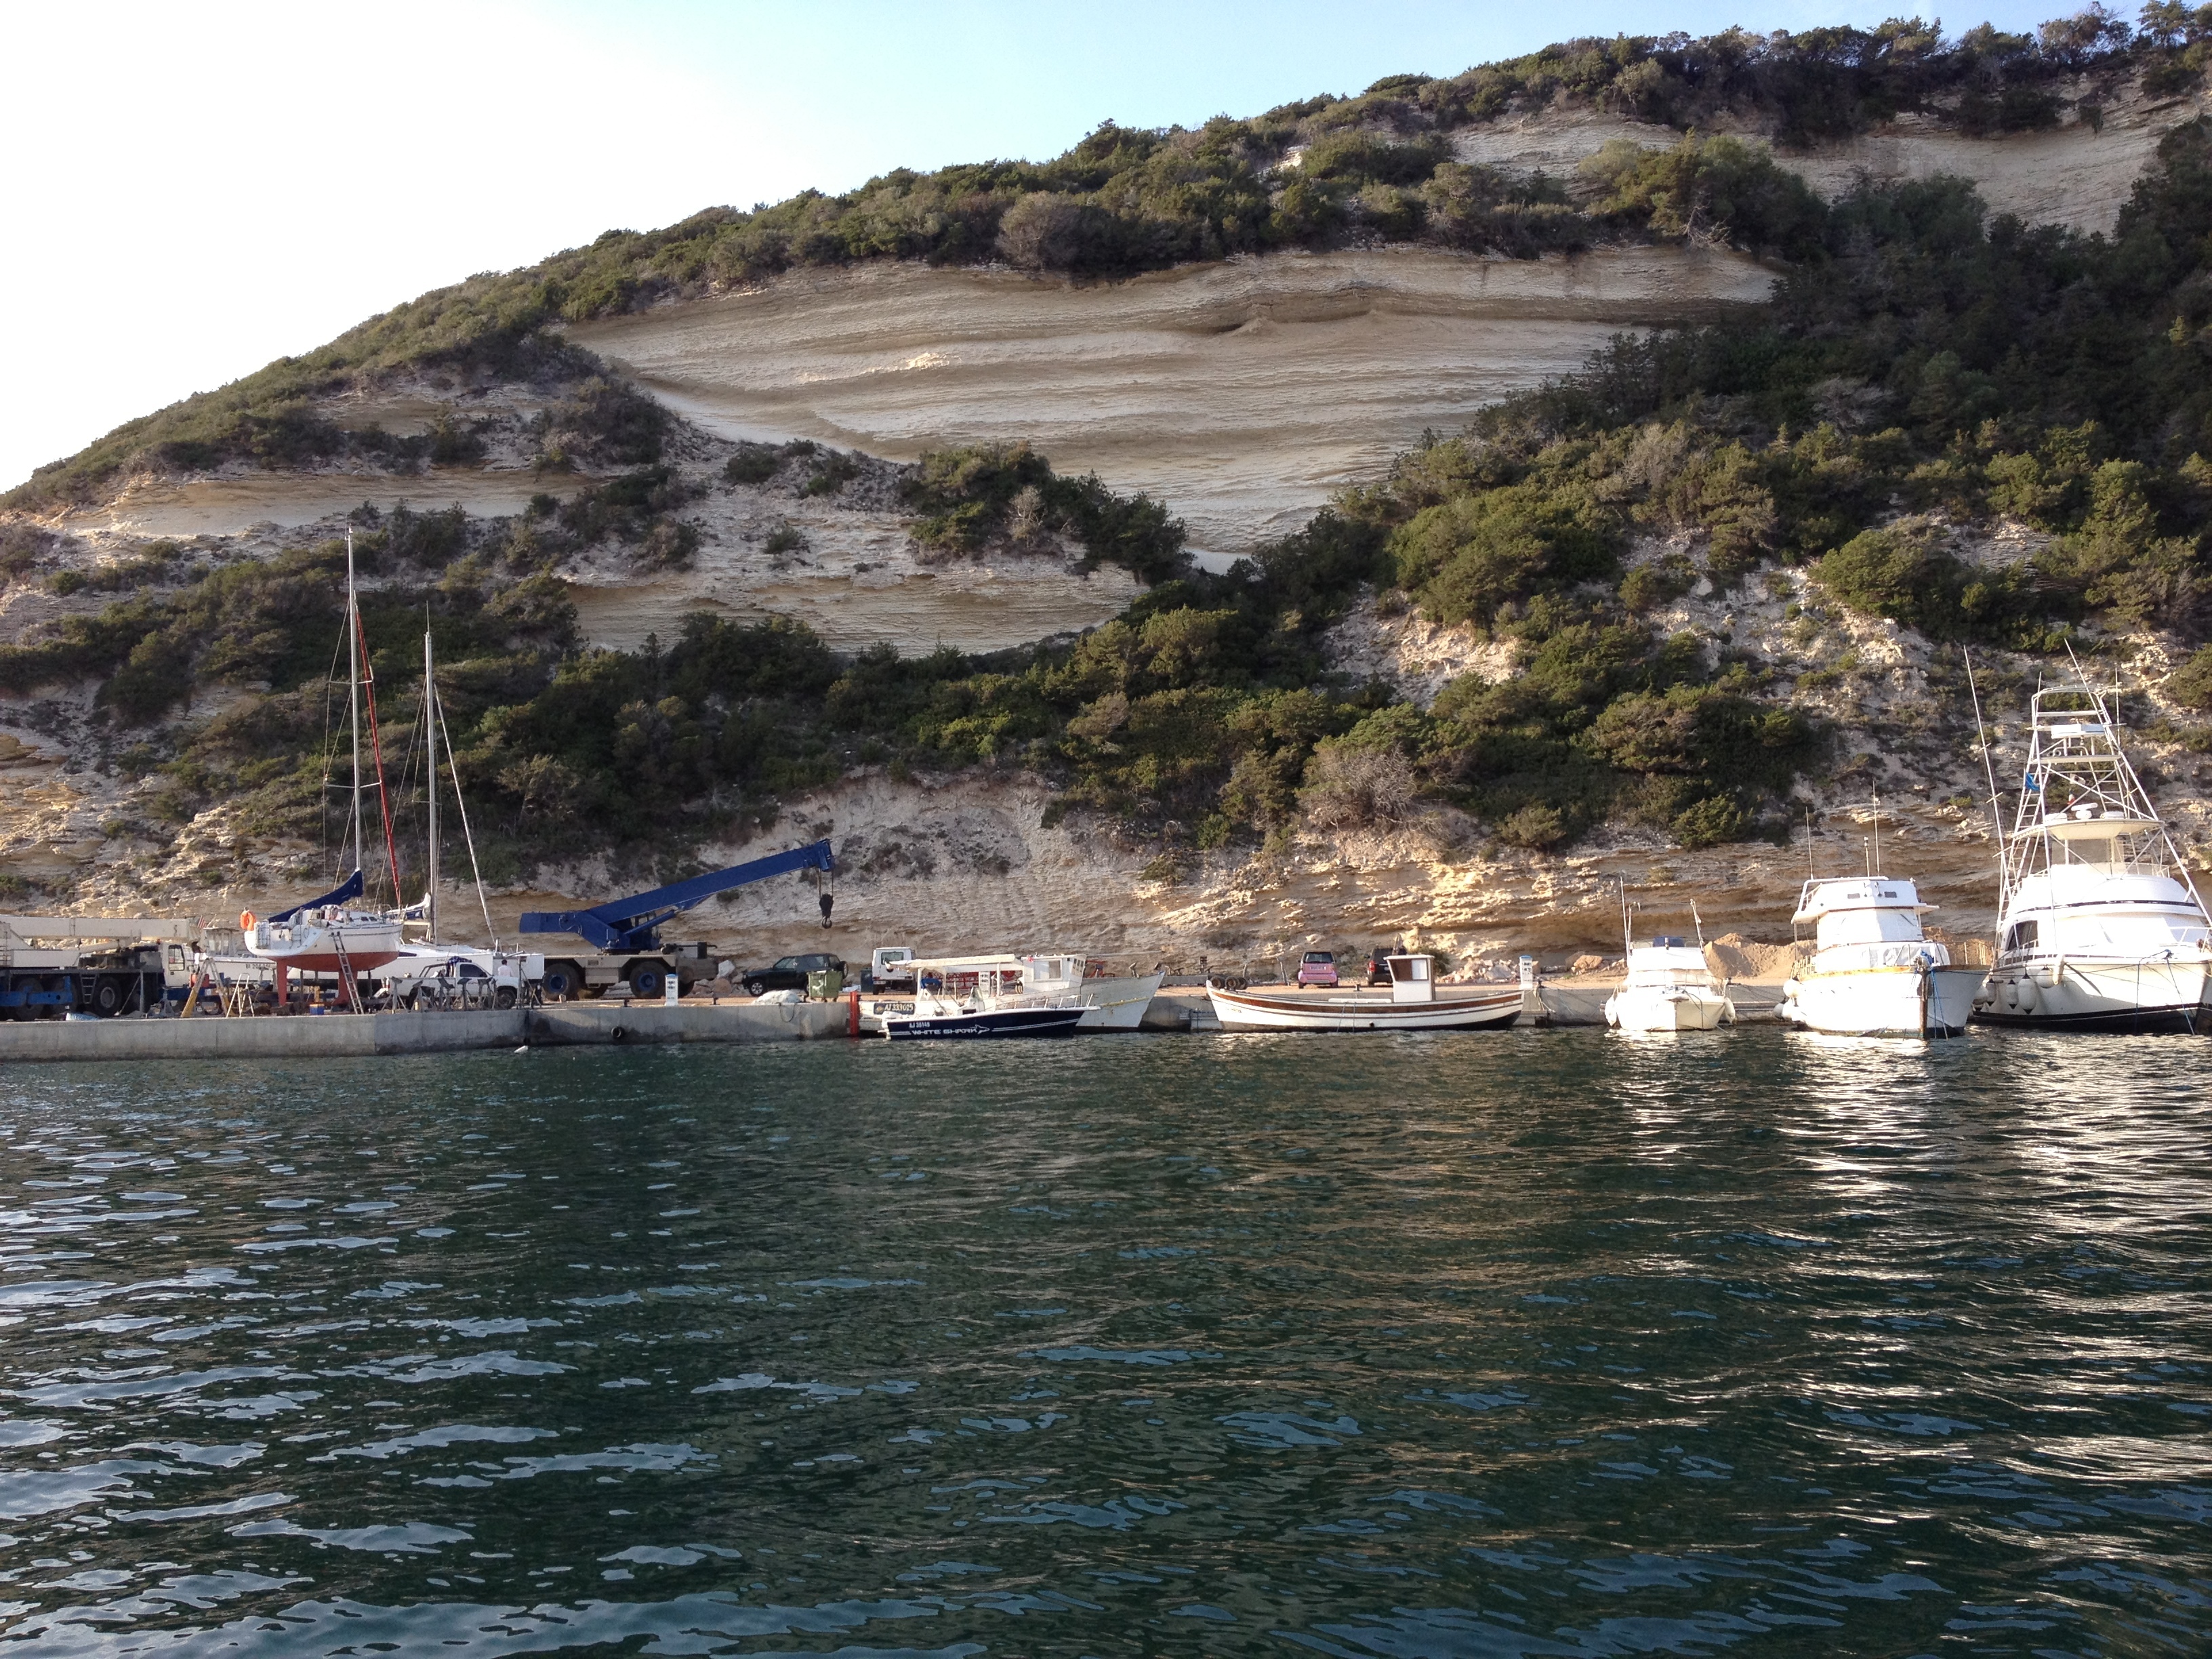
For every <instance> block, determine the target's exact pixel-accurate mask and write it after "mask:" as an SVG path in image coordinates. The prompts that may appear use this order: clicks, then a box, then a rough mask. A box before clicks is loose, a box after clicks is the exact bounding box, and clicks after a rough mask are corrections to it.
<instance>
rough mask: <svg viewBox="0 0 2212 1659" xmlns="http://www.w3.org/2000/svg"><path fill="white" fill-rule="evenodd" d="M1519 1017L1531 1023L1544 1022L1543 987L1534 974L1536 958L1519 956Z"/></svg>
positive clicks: (1538, 1023)
mask: <svg viewBox="0 0 2212 1659" xmlns="http://www.w3.org/2000/svg"><path fill="white" fill-rule="evenodd" d="M1521 1018H1522V1019H1524V1020H1526V1021H1528V1024H1531V1025H1541V1024H1544V1023H1545V1012H1544V987H1543V984H1542V981H1540V980H1539V979H1538V978H1537V976H1536V958H1535V957H1525V956H1524V957H1522V958H1521Z"/></svg>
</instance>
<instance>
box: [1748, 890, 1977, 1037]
mask: <svg viewBox="0 0 2212 1659" xmlns="http://www.w3.org/2000/svg"><path fill="white" fill-rule="evenodd" d="M1934 908H1936V907H1935V906H1933V905H1931V904H1923V903H1921V902H1920V893H1919V890H1918V889H1917V888H1916V887H1915V886H1914V885H1913V884H1912V883H1911V882H1909V881H1905V880H1901V879H1899V878H1896V877H1893V876H1842V877H1815V878H1813V879H1812V880H1809V881H1808V882H1807V883H1806V884H1805V887H1804V890H1803V891H1802V893H1801V894H1800V895H1799V896H1798V900H1797V913H1796V915H1793V916H1792V917H1791V918H1790V920H1791V921H1793V922H1795V923H1796V924H1797V925H1798V926H1799V927H1804V926H1806V925H1807V924H1808V923H1809V924H1810V925H1811V926H1812V927H1813V930H1814V934H1813V939H1814V950H1813V959H1812V960H1811V961H1810V962H1809V963H1806V964H1805V965H1804V966H1803V967H1802V968H1800V969H1798V970H1797V972H1796V975H1793V976H1792V977H1791V978H1790V981H1789V982H1788V983H1787V984H1785V985H1784V987H1782V1001H1781V1003H1780V1005H1779V1006H1778V1007H1777V1008H1776V1009H1775V1012H1776V1013H1777V1014H1778V1015H1780V1016H1781V1017H1782V1018H1784V1019H1786V1020H1790V1021H1792V1022H1794V1023H1795V1024H1799V1025H1802V1026H1803V1027H1804V1028H1805V1029H1806V1030H1810V1031H1826V1032H1829V1033H1832V1034H1833V1035H1836V1036H1887V1037H1936V1036H1964V1035H1965V1034H1966V1020H1967V1017H1968V1016H1969V1015H1970V1014H1971V1013H1972V1011H1973V1006H1974V997H1975V995H1976V994H1977V993H1978V992H1979V991H1980V990H1981V988H1982V982H1983V981H1984V980H1985V979H1986V978H1987V977H1988V974H1987V972H1986V970H1984V969H1980V968H1961V967H1954V966H1953V965H1952V963H1951V952H1950V949H1949V947H1948V946H1947V945H1943V944H1942V942H1941V941H1939V940H1936V939H1929V937H1928V935H1927V932H1926V930H1925V929H1924V928H1923V927H1922V926H1921V922H1920V918H1921V917H1922V916H1923V915H1926V914H1927V913H1928V912H1929V911H1930V910H1932V909H1934Z"/></svg>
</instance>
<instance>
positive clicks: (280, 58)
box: [0, 0, 2070, 489]
mask: <svg viewBox="0 0 2212 1659" xmlns="http://www.w3.org/2000/svg"><path fill="white" fill-rule="evenodd" d="M1898 9H1899V8H1898V7H1896V6H1894V5H1883V4H1875V5H1865V4H1860V3H1856V0H1829V3H1817V4H1808V3H1797V0H1755V3H1747V4H1741V5H1728V6H1723V5H1719V4H1716V3H1713V0H1666V3H1660V0H1634V3H1610V4H1607V3H1585V0H1555V3H1553V4H1549V5H1546V6H1502V5H1495V4H1466V3H1462V4H1447V3H1440V0H1363V3H1359V4H1352V5H1347V4H1345V3H1343V0H1267V3H1263V4H1255V3H1245V0H1213V3H1206V0H1198V3H1194V0H1180V3H1158V0H1115V3H1113V4H1111V5H1092V6H1084V7H1074V6H1051V5H1040V4H1037V3H1036V0H1020V3H1010V0H965V3H963V0H946V3H916V0H910V3H876V0H805V3H803V4H802V3H787V4H782V5H769V4H759V3H752V0H721V3H713V0H625V3H621V4H614V3H596V4H595V3H586V0H534V3H533V0H377V3H375V4H374V5H371V4H368V3H363V0H326V3H323V4H319V5H301V4H299V3H297V0H289V3H284V4H266V3H252V0H238V3H221V0H210V3H199V4H192V3H178V0H164V3H159V4H150V3H141V0H110V3H102V4H100V5H97V6H94V5H59V4H48V5H39V6H33V5H29V4H26V5H22V6H18V7H15V8H10V9H9V10H8V11H7V12H6V13H5V15H4V21H0V40H4V41H5V42H6V45H7V47H8V53H7V55H8V58H9V61H10V63H11V64H12V65H13V68H14V73H13V74H11V76H9V88H8V94H7V96H6V97H5V98H4V99H0V155H4V156H5V157H6V158H7V161H6V162H5V164H4V166H0V224H4V225H5V226H6V228H7V230H8V238H7V247H8V257H7V258H4V259H0V318H4V319H6V321H5V323H4V325H0V326H4V328H5V331H6V334H5V338H6V346H7V349H6V353H5V362H6V364H7V370H8V372H7V376H6V380H5V383H4V384H5V387H6V395H5V396H0V489H6V488H9V487H10V486H12V485H14V484H15V483H20V482H21V480H22V479H24V478H25V477H28V476H29V474H30V472H31V471H32V469H33V467H35V466H38V465H41V464H42V463H45V462H46V461H51V460H57V459H61V458H62V457H64V456H65V455H68V454H70V453H74V452H75V451H76V450H77V449H79V448H81V447H82V446H83V445H85V444H86V443H88V442H89V441H91V440H93V439H94V438H96V437H98V436H100V435H101V434H103V433H105V432H107V431H109V430H110V429H112V428H114V427H116V426H118V425H119V424H120V423H122V422H125V421H126V420H130V419H131V418H133V417H134V416H140V415H144V414H149V413H151V412H152V411H153V410H155V409H158V408H160V407H161V406H162V405H163V404H168V403H172V402H173V401H175V400H176V399H178V398H182V397H185V396H188V395H189V394H191V392H198V391H206V390H210V389H212V388H214V387H216V386H220V385H222V384H223V383H224V382H226V381H228V380H235V379H236V378H238V377H239V376H240V375H241V374H249V373H251V372H252V370H254V369H256V368H259V367H260V366H261V365H262V364H264V363H265V362H269V361H270V359H272V358H275V357H277V356H283V355H285V354H287V353H291V352H298V351H305V350H307V349H312V348H313V347H315V346H317V345H319V344H321V343H323V342H324V341H325V340H328V339H329V338H331V337H332V336H334V335H336V334H338V333H340V332H342V331H343V330H345V329H347V328H349V327H350V326H351V325H354V324H355V323H357V322H360V321H361V320H362V319H364V318H367V317H368V316H371V315H373V314H374V313H377V312H380V311H383V310H386V309H388V308H389V307H392V306H393V305H395V304H397V303H398V302H399V301H402V300H405V299H409V298H411V297H412V296H414V295H417V294H420V293H422V292H423V291H424V290H426V289H432V288H437V287H441V286H443V285H445V284H447V283H453V282H456V281H458V280H459V279H460V278H462V277H464V276H468V275H470V274H471V273H473V272H476V271H480V270H509V269H513V267H515V266H518V265H523V264H530V263H532V262H533V261H535V260H537V259H538V258H543V257H544V256H545V255H546V254H549V253H551V252H556V251H558V250H560V249H562V248H564V247H571V246H576V245H578V244H580V243H584V242H587V241H589V240H591V239H592V237H594V236H596V235H598V234H599V232H601V231H603V230H606V229H610V228H617V227H619V228H630V229H646V228H651V227H653V226H657V225H662V224H667V223H670V222H673V221H675V220H678V219H681V218H683V217H684V216H686V215H688V214H690V213H693V212H696V210H699V209H701V208H702V207H707V206H711V205H715V204H733V205H736V206H739V207H750V206H751V205H752V204H755V203H758V202H772V201H776V200H779V199H781V198H782V197H787V196H789V195H791V194H793V192H795V191H799V190H802V189H805V188H807V187H809V186H812V187H815V188H817V189H821V190H824V191H832V192H835V191H840V190H844V189H847V188H849V187H851V186H853V185H857V184H860V183H861V182H862V181H864V180H865V179H867V178H868V177H870V176H871V175H872V174H874V173H881V172H884V171H886V170H888V169H890V168H891V167H902V166H903V167H915V168H925V169H926V168H929V167H938V166H941V165H944V164H945V163H947V162H951V161H973V160H977V159H983V158H988V157H994V156H995V157H1013V156H1023V157H1031V158H1036V157H1042V156H1047V155H1055V154H1057V153H1058V152H1060V150H1063V149H1066V148H1067V146H1068V145H1070V144H1071V143H1074V142H1075V141H1076V140H1077V139H1079V138H1080V137H1082V136H1083V135H1084V134H1085V132H1087V131H1090V130H1091V128H1093V127H1095V126H1097V125H1098V123H1099V122H1101V121H1103V120H1106V119H1109V118H1111V119H1113V120H1115V121H1118V122H1120V123H1121V124H1122V125H1130V126H1161V125H1170V124H1181V125H1194V124H1195V123H1197V122H1200V121H1203V120H1206V118H1209V117H1212V116H1214V115H1218V114H1233V115H1250V114H1256V113H1258V112H1261V111H1262V110H1265V109H1267V108H1269V107H1271V106H1273V105H1277V104H1281V103H1285V102H1288V101H1290V100H1293V99H1297V98H1304V97H1309V96H1311V95H1312V94H1316V93H1319V92H1336V93H1352V92H1357V91H1358V90H1360V89H1361V88H1364V87H1365V86H1367V85H1368V84H1370V82H1374V81H1376V80H1378V79H1380V78H1381V77H1382V76H1385V75H1393V74H1401V73H1407V72H1421V73H1426V74H1431V75H1451V74H1456V73H1457V72H1458V71H1459V70H1463V69H1466V68H1468V66H1470V65H1471V64H1479V63H1484V62H1487V61H1490V60H1492V59H1494V58H1507V57H1513V56H1516V55H1518V54H1520V53H1522V52H1529V51H1533V50H1534V49H1535V48H1536V47H1538V46H1543V45H1545V44H1547V42H1550V41H1553V40H1565V39H1570V38H1572V37H1574V36H1577V35H1592V34H1595V35H1612V34H1616V33H1626V34H1655V33H1667V32H1668V31H1670V30H1674V29H1680V30H1684V31H1686V32H1687V33H1692V34H1707V33H1714V32H1717V30H1719V29H1722V28H1725V27H1729V25H1731V24H1741V25H1742V26H1743V27H1747V28H1752V29H1756V30H1760V31H1764V30H1768V29H1774V28H1789V29H1802V28H1806V27H1814V26H1817V25H1820V24H1824V23H1839V22H1850V23H1857V24H1859V25H1862V26H1865V25H1870V24H1873V23H1875V22H1878V21H1881V19H1882V18H1883V17H1885V16H1887V15H1893V13H1894V12H1895V11H1896V10H1898ZM2069 9H2070V8H2069V6H2067V5H2066V4H2063V3H2061V0H2042V3H2035V4H2019V3H2013V0H2005V3H1997V4H1985V5H1982V6H1980V7H1978V8H1977V9H1975V10H1974V12H1973V13H1972V15H1966V14H1961V15H1959V16H1958V17H1955V18H1952V19H1948V20H1946V21H1947V24H1948V28H1949V30H1950V32H1953V33H1955V32H1957V31H1958V30H1960V29H1962V28H1964V27H1968V26H1970V25H1972V23H1975V22H1979V21H1984V20H1986V21H1991V22H1994V23H1996V25H1997V26H1998V27H2002V28H2008V29H2026V28H2030V27H2033V25H2034V24H2035V23H2036V22H2038V21H2040V20H2041V19H2042V18H2043V17H2045V16H2047V15H2058V14H2061V13H2063V12H2064V11H2067V10H2069Z"/></svg>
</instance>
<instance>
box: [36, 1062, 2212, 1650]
mask: <svg viewBox="0 0 2212 1659" xmlns="http://www.w3.org/2000/svg"><path fill="white" fill-rule="evenodd" d="M2209 1069H2212V1049H2208V1048H2206V1047H2205V1046H2204V1045H2203V1044H2202V1043H2199V1042H2191V1041H2189V1040H2185V1039H2162V1040H2161V1039H2133V1040H2128V1039H2111V1040H2099V1039H2093V1038H2086V1039H2075V1040H2072V1041H2068V1040H2064V1039H2044V1038H1985V1037H1976V1038H1975V1039H1972V1040H1970V1041H1966V1042H1956V1043H1952V1044H1948V1045H1941V1046H1938V1047H1936V1048H1933V1049H1931V1050H1929V1051H1928V1052H1926V1053H1924V1054H1923V1053H1922V1052H1919V1051H1917V1050H1916V1049H1914V1048H1911V1047H1907V1046H1871V1047H1868V1046H1858V1047H1853V1046H1845V1045H1835V1046H1824V1045H1822V1044H1820V1042H1817V1041H1816V1040H1809V1039H1806V1038H1802V1037H1797V1036H1789V1035H1785V1034H1784V1033H1782V1032H1779V1031H1775V1030H1743V1031H1739V1032H1735V1033H1727V1034H1720V1035H1716V1036H1711V1037H1709V1038H1688V1039H1682V1040H1678V1041H1663V1040H1662V1041H1658V1042H1644V1043H1636V1042H1626V1041H1623V1040H1620V1039H1618V1038H1615V1037H1613V1036H1611V1034H1609V1033H1604V1032H1571V1031H1531V1032H1518V1031H1516V1032H1507V1033H1503V1034H1465V1035H1456V1036H1439V1037H1435V1038H1428V1039H1424V1038H1420V1037H1412V1036H1405V1037H1388V1038H1379V1039H1376V1040H1373V1041H1361V1040H1346V1041H1340V1042H1331V1041H1328V1040H1326V1039H1323V1040H1305V1039H1299V1038H1297V1037H1285V1038H1265V1037H1261V1038H1215V1039H1158V1040H1146V1039H1113V1038H1097V1039H1085V1040H1080V1041H1077V1042H1066V1043H1034V1044H1020V1043H1014V1044H1006V1045H1003V1046H995V1047H984V1048H969V1047H965V1046H963V1047H959V1048H947V1049H945V1050H941V1051H939V1050H933V1049H931V1048H927V1047H906V1046H901V1047H897V1048H894V1047H892V1046H890V1045H888V1044H879V1043H878V1044H850V1045H848V1044H844V1043H811V1044H794V1045H790V1046H788V1047H773V1048H690V1049H681V1050H665V1051H661V1052H638V1051H630V1050H619V1049H599V1050H572V1051H566V1052H560V1051H556V1052H540V1053H529V1054H479V1055H470V1056H458V1057H453V1056H449V1057H438V1058H426V1059H421V1060H358V1061H355V1060H342V1061H336V1062H332V1063H329V1064H325V1065H318V1066H312V1067H310V1066H270V1067H267V1068H266V1069H262V1070H257V1071H250V1072H249V1071H239V1070H229V1069H225V1068H222V1067H217V1066H203V1065H197V1064H192V1065H185V1064H179V1065H175V1066H144V1067H135V1068H129V1069H124V1068H95V1067H82V1068H61V1067H51V1068H39V1069H30V1068H21V1067H18V1068H15V1069H13V1070H10V1071H8V1072H5V1073H0V1209H3V1210H4V1222H5V1230H6V1231H5V1237H4V1240H0V1268H4V1273H0V1391H4V1392H0V1409H4V1413H5V1415H4V1419H0V1528H4V1529H5V1535H4V1536H0V1546H3V1547H0V1643H8V1644H12V1645H13V1648H14V1649H17V1650H22V1651H24V1652H27V1653H34V1654H47V1653H69V1654H109V1653H115V1654H122V1653H150V1654H164V1655H169V1654H173V1655H179V1656H197V1655H200V1654H203V1653H207V1654H212V1653H215V1652H218V1651H220V1652H223V1653H227V1654H243V1655H264V1654H267V1655H275V1654H284V1655H293V1654H321V1653H337V1652H344V1653H354V1654H366V1653H371V1652H386V1653H392V1652H396V1653H404V1654H410V1655H413V1654H437V1655H441V1656H443V1655H456V1654H457V1655H463V1656H483V1655H494V1654H510V1653H539V1652H548V1651H556V1650H559V1651H566V1652H572V1653H573V1652H580V1651H586V1650H597V1651H599V1652H602V1653H614V1652H624V1653H635V1652H640V1651H642V1652H645V1653H649V1654H709V1653H715V1654H739V1653H746V1654H757V1653H771V1652H773V1653H789V1652H809V1653H813V1652H837V1653H842V1654H846V1655H848V1656H859V1655H870V1654H891V1653H896V1654H948V1655H949V1654H985V1653H989V1654H999V1655H1036V1654H1068V1655H1075V1654H1083V1653H1097V1654H1107V1653H1130V1652H1144V1653H1201V1652H1203V1653H1208V1654H1246V1653H1271V1654H1295V1653H1298V1652H1316V1651H1317V1652H1321V1653H1325V1654H1334V1655H1358V1656H1366V1655H1383V1656H1426V1655H1437V1656H1443V1655H1450V1656H1491V1655H1498V1656H1521V1655H1595V1654H1643V1653H1681V1654H1712V1653H1719V1652H1728V1653H1732V1654H1743V1655H1796V1654H1804V1653H1853V1654H1899V1655H1905V1654H1920V1653H1929V1654H1948V1653H1958V1654H1962V1655H1963V1654H1968V1653H1972V1654H1976V1655H1982V1654H2020V1655H2042V1654H2107V1655H2118V1654H2160V1655H2164V1654H2200V1653H2204V1652H2208V1651H2212V1440H2208V1430H2212V1376H2208V1371H2207V1367H2208V1364H2212V1319H2208V1309H2207V1291H2208V1289H2212V1261H2208V1256H2212V1206H2209V1205H2208V1201H2207V1186H2206V1182H2207V1176H2208V1174H2212V1167H2208V1166H2212V1158H2208V1155H2207V1152H2206V1141H2207V1131H2208V1128H2212V1108H2208V1106H2207V1104H2206V1102H2205V1096H2204V1091H2203V1083H2204V1080H2205V1079H2206V1077H2207V1074H2208V1070H2209Z"/></svg>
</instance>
